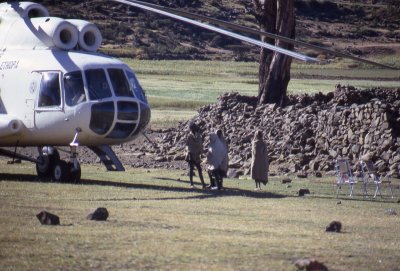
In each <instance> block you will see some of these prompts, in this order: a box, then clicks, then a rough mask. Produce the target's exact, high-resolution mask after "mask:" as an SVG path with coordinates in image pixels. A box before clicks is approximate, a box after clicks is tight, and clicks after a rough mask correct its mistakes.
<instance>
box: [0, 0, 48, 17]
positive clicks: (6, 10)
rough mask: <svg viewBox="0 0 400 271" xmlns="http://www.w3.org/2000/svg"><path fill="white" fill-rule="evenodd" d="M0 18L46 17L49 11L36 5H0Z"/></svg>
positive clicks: (20, 3) (23, 3)
mask: <svg viewBox="0 0 400 271" xmlns="http://www.w3.org/2000/svg"><path fill="white" fill-rule="evenodd" d="M16 6H17V8H15V7H16ZM0 14H1V16H20V17H22V18H36V17H47V16H49V11H48V10H47V9H46V8H45V7H44V6H42V5H41V4H38V3H33V2H19V3H11V4H10V3H4V4H1V5H0Z"/></svg>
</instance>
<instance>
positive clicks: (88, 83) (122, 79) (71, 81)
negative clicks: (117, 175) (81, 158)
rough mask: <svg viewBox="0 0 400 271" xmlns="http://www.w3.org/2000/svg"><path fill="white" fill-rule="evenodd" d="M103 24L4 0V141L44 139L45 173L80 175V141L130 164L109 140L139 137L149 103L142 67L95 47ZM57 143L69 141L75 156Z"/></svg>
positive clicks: (115, 163)
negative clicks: (138, 70)
mask: <svg viewBox="0 0 400 271" xmlns="http://www.w3.org/2000/svg"><path fill="white" fill-rule="evenodd" d="M101 39H102V38H101V34H100V31H99V30H98V28H97V27H96V26H95V25H93V24H91V23H89V22H87V21H82V20H64V19H61V18H56V17H49V13H48V11H47V9H46V8H45V7H43V6H42V5H40V4H37V3H32V2H11V3H3V4H0V146H2V147H5V146H8V147H10V146H13V147H15V148H16V149H17V147H20V146H38V148H39V156H38V158H32V157H27V156H25V155H22V154H18V153H17V152H16V151H14V152H12V151H8V150H5V149H0V155H4V156H9V157H13V158H19V159H23V160H28V161H32V162H34V163H36V169H37V174H38V176H39V177H50V176H51V178H52V179H53V180H54V181H67V180H72V181H79V179H80V176H81V169H80V165H79V162H78V160H77V147H78V146H80V145H81V146H88V147H89V148H91V149H92V150H93V151H94V152H95V153H96V154H97V155H99V157H100V159H101V160H102V161H103V162H104V163H105V165H106V166H107V169H109V170H124V168H123V166H122V164H121V163H120V161H119V160H118V158H117V157H116V156H115V154H114V152H113V151H112V149H111V148H110V147H109V145H112V144H121V143H123V142H126V141H129V140H132V139H134V138H135V137H136V136H138V135H139V134H140V133H141V132H143V130H144V129H145V127H146V126H147V124H148V123H149V121H150V107H149V105H148V102H147V99H146V96H145V94H144V92H143V90H142V88H141V86H140V84H139V83H138V81H137V79H136V76H135V73H134V72H133V71H132V70H131V69H130V68H129V67H128V65H126V64H124V63H122V62H121V61H119V60H117V59H114V58H111V57H107V56H105V55H101V54H99V53H96V52H95V51H96V50H97V49H98V48H99V46H100V44H101ZM54 146H70V151H69V152H70V157H71V159H70V161H68V162H66V161H63V160H61V159H60V155H59V152H58V151H57V149H55V148H54Z"/></svg>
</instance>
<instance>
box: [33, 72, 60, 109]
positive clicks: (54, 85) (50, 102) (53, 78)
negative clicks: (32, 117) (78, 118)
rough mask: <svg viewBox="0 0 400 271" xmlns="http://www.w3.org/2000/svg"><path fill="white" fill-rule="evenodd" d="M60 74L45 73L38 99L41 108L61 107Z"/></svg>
mask: <svg viewBox="0 0 400 271" xmlns="http://www.w3.org/2000/svg"><path fill="white" fill-rule="evenodd" d="M60 105H61V96H60V74H59V73H58V72H43V73H42V81H41V83H40V92H39V99H38V106H39V107H50V106H60Z"/></svg>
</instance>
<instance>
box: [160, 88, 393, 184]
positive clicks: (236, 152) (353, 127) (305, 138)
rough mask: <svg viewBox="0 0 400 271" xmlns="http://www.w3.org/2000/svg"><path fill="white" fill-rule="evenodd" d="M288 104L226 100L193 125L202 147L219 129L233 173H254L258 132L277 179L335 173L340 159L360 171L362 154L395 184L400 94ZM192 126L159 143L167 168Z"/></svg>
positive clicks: (350, 94) (345, 91)
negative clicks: (286, 175)
mask: <svg viewBox="0 0 400 271" xmlns="http://www.w3.org/2000/svg"><path fill="white" fill-rule="evenodd" d="M287 104H288V106H286V107H284V108H282V107H279V106H277V105H275V104H266V105H259V106H257V101H256V98H255V97H247V96H242V95H240V94H238V93H227V94H225V95H223V96H221V97H220V98H219V100H218V102H217V103H216V104H212V105H207V106H204V107H202V108H201V109H200V110H199V112H198V115H197V116H195V117H194V119H192V120H191V121H195V122H196V123H198V124H199V125H200V127H201V128H202V130H203V136H204V140H205V146H207V144H208V137H207V135H208V133H210V132H213V131H215V130H216V129H222V130H223V131H224V134H225V136H226V137H227V139H228V142H229V143H230V144H229V146H230V152H229V155H230V167H231V168H235V169H238V170H240V171H242V172H243V173H245V171H246V169H248V168H249V164H250V160H251V140H252V138H253V135H254V132H255V130H257V129H261V130H262V131H264V134H265V138H266V141H267V142H268V146H269V155H270V161H271V167H272V168H274V169H275V170H276V171H277V173H288V172H291V173H295V172H305V173H311V174H312V173H318V172H320V171H332V170H333V169H334V160H335V159H336V158H338V157H348V158H349V159H351V160H352V162H353V165H355V164H356V162H357V161H358V159H359V158H360V157H362V156H364V155H365V156H368V158H369V159H372V160H373V161H374V162H375V164H376V165H377V167H378V170H379V171H380V172H390V174H391V175H392V176H395V177H398V174H399V166H400V89H396V90H387V89H368V90H359V89H355V88H353V87H341V86H337V87H336V90H335V92H332V93H328V94H326V95H325V94H322V93H318V94H315V95H297V96H289V97H288V99H287ZM187 126H188V123H187V122H185V123H181V124H180V125H179V126H178V127H176V128H172V129H169V130H168V131H167V132H165V134H164V135H163V136H162V139H161V140H160V142H159V146H161V148H160V149H158V150H157V152H158V155H159V156H160V157H164V159H165V161H174V160H175V161H176V160H180V159H183V155H182V154H183V152H184V147H185V144H184V139H185V137H186V133H187ZM153 151H155V150H153Z"/></svg>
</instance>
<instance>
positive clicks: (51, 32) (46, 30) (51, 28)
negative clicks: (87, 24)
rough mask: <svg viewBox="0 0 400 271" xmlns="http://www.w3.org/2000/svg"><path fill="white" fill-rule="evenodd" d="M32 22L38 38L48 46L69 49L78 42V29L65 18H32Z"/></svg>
mask: <svg viewBox="0 0 400 271" xmlns="http://www.w3.org/2000/svg"><path fill="white" fill-rule="evenodd" d="M32 24H33V25H34V27H35V28H36V29H37V31H38V34H39V35H40V40H41V41H42V42H43V43H44V44H45V45H47V46H49V47H53V46H55V47H57V48H59V49H62V50H71V49H73V48H74V47H75V46H76V45H77V44H78V38H79V33H78V29H77V28H76V27H75V26H74V25H73V24H71V23H69V22H68V21H67V20H64V19H61V18H57V17H41V18H33V19H32Z"/></svg>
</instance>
